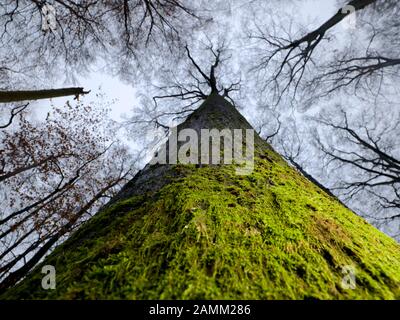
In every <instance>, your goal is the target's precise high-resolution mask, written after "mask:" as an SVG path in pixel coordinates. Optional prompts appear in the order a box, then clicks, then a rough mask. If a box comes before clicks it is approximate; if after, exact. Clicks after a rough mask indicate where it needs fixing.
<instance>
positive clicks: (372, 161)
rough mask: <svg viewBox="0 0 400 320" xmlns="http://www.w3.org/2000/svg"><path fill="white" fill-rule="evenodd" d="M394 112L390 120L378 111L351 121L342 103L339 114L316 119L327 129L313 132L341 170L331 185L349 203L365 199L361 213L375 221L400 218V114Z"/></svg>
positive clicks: (326, 156) (326, 159)
mask: <svg viewBox="0 0 400 320" xmlns="http://www.w3.org/2000/svg"><path fill="white" fill-rule="evenodd" d="M386 113H387V111H386ZM338 114H339V115H338ZM396 114H397V115H396ZM391 115H392V117H391V119H390V120H389V119H384V118H383V114H382V113H378V112H373V113H372V115H371V116H370V117H368V118H367V116H361V117H360V120H359V121H352V122H350V121H351V120H350V119H349V117H348V114H347V112H346V111H345V110H344V109H343V108H340V109H339V112H338V113H336V114H335V115H334V116H327V115H323V116H320V117H318V118H315V119H314V121H316V123H317V124H318V125H319V126H322V128H325V129H320V130H319V132H320V133H319V134H317V133H316V132H314V134H313V136H314V137H315V142H316V146H317V147H318V148H319V149H320V150H321V151H322V154H323V158H324V162H325V163H326V165H327V166H328V167H331V170H336V171H339V172H341V177H336V179H335V180H336V182H335V180H332V181H331V184H332V187H331V190H332V191H334V192H335V193H337V194H339V195H340V196H341V197H342V198H343V199H344V200H345V201H346V202H347V203H352V201H359V202H362V203H363V204H364V205H363V208H362V209H360V212H361V213H363V214H364V215H365V216H367V217H368V218H371V219H372V220H375V221H386V222H391V221H393V220H396V219H400V212H399V211H400V152H399V151H400V149H399V147H400V145H399V144H398V142H397V138H396V137H398V134H399V133H400V114H399V113H398V112H397V113H396V112H394V113H391ZM332 134H333V135H332ZM329 136H331V137H332V136H333V138H329ZM343 176H344V177H343ZM367 204H369V205H370V207H368V205H367Z"/></svg>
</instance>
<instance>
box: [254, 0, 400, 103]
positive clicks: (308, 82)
mask: <svg viewBox="0 0 400 320" xmlns="http://www.w3.org/2000/svg"><path fill="white" fill-rule="evenodd" d="M377 8H379V13H376V12H377V11H376V10H378V9H377ZM367 9H368V14H367V12H366V10H367ZM374 10H375V11H374ZM382 10H384V12H385V14H384V15H382ZM397 10H398V3H395V2H393V1H384V0H380V1H379V0H354V1H349V2H346V3H344V6H343V7H341V8H340V9H339V10H338V12H337V13H336V14H334V15H333V16H332V17H331V18H330V19H328V20H327V21H326V22H324V23H323V24H321V25H320V26H319V27H318V28H316V29H314V30H312V31H311V32H308V33H306V34H305V35H303V36H300V37H294V36H293V34H291V33H290V31H284V30H282V29H281V30H280V31H277V29H278V28H276V26H275V27H272V28H271V27H267V26H262V25H256V30H255V31H251V32H250V34H249V36H250V38H252V39H255V40H256V41H257V43H258V44H259V45H264V51H265V53H264V54H263V55H262V56H261V58H260V60H259V61H258V62H256V63H255V65H254V67H253V68H252V71H255V72H258V73H262V74H264V75H266V76H265V77H264V80H263V81H264V84H263V85H262V88H263V90H268V92H272V93H273V95H274V99H275V101H276V103H277V104H278V103H279V102H280V101H281V99H282V97H283V95H284V94H286V93H291V94H292V95H293V97H295V96H296V95H297V94H298V91H299V89H300V88H301V89H302V91H306V92H308V94H309V99H310V101H308V103H312V102H313V100H315V99H316V98H317V97H324V96H328V95H330V94H332V93H334V92H336V91H338V90H339V89H342V88H346V87H352V88H354V89H357V88H359V87H361V85H362V84H365V86H364V89H370V88H366V87H367V86H368V85H370V84H371V81H372V80H376V79H377V78H378V80H377V81H376V82H377V87H379V77H382V76H383V75H388V74H393V75H395V74H398V68H399V64H400V59H399V58H398V57H397V47H396V44H397V43H398V41H397V31H396V30H397V29H398V23H397V18H396V17H397V15H396V12H397ZM356 12H361V14H358V15H357V28H358V30H362V31H364V32H366V33H367V40H366V43H365V44H363V45H362V46H354V45H353V44H351V45H349V46H345V47H344V48H342V49H341V48H340V44H338V45H336V46H334V45H333V46H329V41H328V40H330V41H331V42H332V39H334V36H335V33H334V31H336V30H333V29H334V27H335V26H337V25H338V24H339V23H340V22H341V21H343V20H344V19H345V18H347V17H348V16H349V15H351V14H355V13H356ZM363 14H364V15H363ZM371 17H373V19H371ZM371 20H373V22H371ZM269 22H270V23H276V22H271V21H269ZM267 30H268V31H269V32H267ZM340 32H341V33H342V35H343V34H344V33H345V31H340ZM354 32H356V31H354ZM338 38H339V36H338ZM341 38H342V39H343V37H341ZM359 38H360V37H359ZM352 40H353V41H351V43H353V42H356V41H354V39H352ZM336 42H339V40H336ZM338 48H339V49H338ZM318 50H319V52H318V53H317V51H318ZM327 51H331V52H333V53H334V54H333V55H332V56H329V57H328V58H327ZM321 61H322V62H321ZM269 90H270V91H269ZM302 103H303V104H305V103H306V102H305V101H304V98H303V100H302Z"/></svg>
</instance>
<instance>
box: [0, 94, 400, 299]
mask: <svg viewBox="0 0 400 320" xmlns="http://www.w3.org/2000/svg"><path fill="white" fill-rule="evenodd" d="M188 128H191V129H194V130H195V131H196V132H197V133H201V129H203V128H204V129H206V128H207V129H212V128H216V129H220V130H221V129H224V128H229V129H242V130H245V129H251V126H250V124H249V123H248V122H247V121H246V120H245V119H244V118H243V116H242V115H240V113H239V112H238V111H237V110H236V109H235V108H234V107H233V106H232V105H231V104H230V103H229V102H227V101H226V100H224V99H223V97H221V96H219V95H218V94H215V93H214V94H211V95H210V96H209V97H208V99H207V100H206V101H205V102H204V103H203V104H202V105H201V106H200V107H199V109H198V110H196V111H195V112H194V113H193V114H192V115H190V116H189V117H188V119H187V120H186V121H185V122H184V123H183V124H181V125H180V126H178V132H182V130H183V129H188ZM254 142H255V153H254V156H255V158H254V169H253V170H252V171H251V172H250V173H249V174H247V175H238V174H237V168H238V166H239V165H238V164H236V163H233V164H220V165H207V164H199V165H195V164H190V165H183V164H176V165H175V164H171V163H169V164H155V165H150V164H148V165H147V166H146V167H145V168H144V169H143V170H142V171H140V172H139V173H138V174H137V175H136V176H135V178H134V179H133V180H132V181H130V182H129V183H128V184H127V185H126V186H125V187H124V188H123V189H122V190H121V192H120V193H119V194H118V195H117V196H116V197H115V198H114V199H112V201H110V203H109V204H108V205H107V206H105V207H104V208H103V209H102V210H100V212H99V213H98V214H97V215H95V216H94V217H93V218H92V219H91V220H89V221H88V222H87V223H86V224H84V225H83V226H82V227H81V228H80V229H79V230H78V231H77V232H75V233H74V234H73V235H72V236H71V237H70V238H69V239H68V240H67V241H66V242H65V243H64V244H62V245H60V246H59V247H58V248H56V249H55V251H54V252H53V253H52V254H50V255H49V256H48V257H47V258H46V259H45V260H44V262H43V263H42V264H41V265H39V266H38V267H37V268H35V269H34V270H33V271H32V272H31V273H30V274H29V275H28V276H27V277H26V278H25V279H24V280H23V281H21V282H20V283H19V284H17V285H16V286H15V287H13V288H10V289H9V290H7V291H6V292H4V294H3V295H1V296H0V298H2V299H10V298H14V299H21V298H24V299H28V298H29V299H41V298H51V299H54V298H57V299H60V298H61V299H77V298H79V299H82V298H83V299H111V298H120V299H309V298H317V299H332V298H333V299H335V298H337V299H339V298H340V299H353V298H358V299H370V298H374V299H375V298H394V299H396V298H400V289H399V288H400V286H399V283H400V246H399V245H398V244H397V243H396V242H395V241H394V240H393V239H391V238H389V237H388V236H386V235H384V234H383V233H381V232H380V231H378V230H376V229H375V228H374V227H372V226H371V225H369V224H368V223H366V222H365V221H364V220H363V219H362V218H360V217H358V216H357V215H355V214H354V213H353V212H351V211H350V210H348V209H347V208H345V207H344V206H342V205H341V204H340V203H339V202H338V201H337V199H335V198H334V197H332V196H331V195H328V194H327V193H326V192H325V191H323V190H322V189H321V188H319V187H318V186H317V185H315V184H314V183H312V182H311V181H309V180H308V179H306V178H305V177H304V176H302V175H301V174H300V173H299V172H297V170H295V169H294V168H292V167H291V166H289V165H288V164H287V163H286V162H285V161H284V160H283V159H282V157H281V156H280V155H278V154H277V153H276V152H275V151H274V150H273V149H272V148H271V147H270V146H269V145H268V144H267V143H266V142H265V141H263V140H262V139H261V138H260V137H259V136H258V135H257V134H256V133H255V140H254ZM169 143H171V140H170V141H169V142H168V143H167V145H168V144H169ZM183 144H184V143H181V144H180V145H179V146H182V145H183ZM247 146H248V144H246V147H247ZM43 264H44V265H53V266H55V268H56V272H57V281H58V282H57V284H56V289H55V290H44V289H42V288H41V287H40V281H41V278H42V277H43V276H44V275H43V274H41V272H40V271H41V266H42V265H43ZM353 272H355V273H354V274H353ZM353 275H354V276H355V283H353V282H352V279H353V278H354V277H353ZM353 285H355V287H354V288H353ZM351 288H353V290H351Z"/></svg>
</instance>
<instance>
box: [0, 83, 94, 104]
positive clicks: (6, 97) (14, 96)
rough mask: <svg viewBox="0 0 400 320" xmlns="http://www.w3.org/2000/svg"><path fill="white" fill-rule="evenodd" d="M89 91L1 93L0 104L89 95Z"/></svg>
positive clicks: (51, 90)
mask: <svg viewBox="0 0 400 320" xmlns="http://www.w3.org/2000/svg"><path fill="white" fill-rule="evenodd" d="M88 92H89V91H84V90H83V88H80V87H76V88H60V89H48V90H22V91H0V102H1V103H7V102H15V101H24V100H40V99H50V98H57V97H66V96H75V97H79V95H83V94H87V93H88Z"/></svg>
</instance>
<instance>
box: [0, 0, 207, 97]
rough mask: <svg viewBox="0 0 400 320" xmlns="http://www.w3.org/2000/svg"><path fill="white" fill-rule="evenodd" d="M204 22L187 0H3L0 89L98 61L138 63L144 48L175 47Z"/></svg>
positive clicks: (77, 69)
mask: <svg viewBox="0 0 400 320" xmlns="http://www.w3.org/2000/svg"><path fill="white" fill-rule="evenodd" d="M200 21H203V19H201V18H200V17H198V15H196V13H195V6H194V5H192V4H190V3H189V2H188V1H186V0H116V1H98V0H83V1H65V0H47V1H43V0H19V1H13V0H6V1H3V2H2V3H1V4H0V48H2V49H1V50H3V51H2V52H3V55H2V58H0V88H6V89H9V88H13V87H15V86H18V87H21V81H22V80H24V81H25V82H31V80H32V78H36V79H39V80H43V79H46V78H48V77H49V75H51V74H54V72H55V71H58V70H60V69H61V70H63V72H65V71H67V74H69V75H72V74H71V72H72V71H74V72H75V71H78V72H84V71H86V70H88V68H89V67H90V65H91V64H92V63H93V62H95V61H98V60H99V59H107V61H109V63H111V62H112V63H113V65H114V67H115V65H116V64H118V63H120V62H121V63H125V61H127V60H129V59H130V60H132V58H136V61H137V62H138V61H139V60H143V59H144V58H145V55H138V52H139V51H140V50H141V49H142V48H145V47H147V46H150V45H152V46H158V47H159V48H161V47H162V46H163V45H164V44H165V45H166V47H167V48H170V49H171V48H172V47H174V46H175V44H176V43H179V42H180V39H181V37H182V36H183V35H184V34H183V33H182V30H183V28H184V27H185V28H186V29H187V30H190V28H191V27H194V26H195V25H196V24H198V23H199V22H200ZM148 54H149V52H147V54H146V55H148ZM114 69H115V68H114ZM17 78H18V81H15V79H17ZM10 80H11V81H10Z"/></svg>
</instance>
